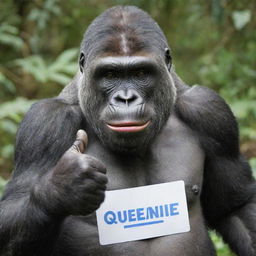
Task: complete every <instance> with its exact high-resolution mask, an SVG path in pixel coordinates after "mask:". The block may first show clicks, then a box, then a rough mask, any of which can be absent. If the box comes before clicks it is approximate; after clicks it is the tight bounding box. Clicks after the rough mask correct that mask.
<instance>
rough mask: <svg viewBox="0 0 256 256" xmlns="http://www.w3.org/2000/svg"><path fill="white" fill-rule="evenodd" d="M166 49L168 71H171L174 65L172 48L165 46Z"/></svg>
mask: <svg viewBox="0 0 256 256" xmlns="http://www.w3.org/2000/svg"><path fill="white" fill-rule="evenodd" d="M164 50H165V62H166V65H167V69H168V71H170V70H171V67H172V57H171V54H170V49H169V48H165V49H164Z"/></svg>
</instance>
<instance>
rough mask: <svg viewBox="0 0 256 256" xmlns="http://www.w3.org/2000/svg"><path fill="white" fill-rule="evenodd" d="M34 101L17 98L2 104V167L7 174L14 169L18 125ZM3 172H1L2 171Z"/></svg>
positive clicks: (0, 116) (0, 163)
mask: <svg viewBox="0 0 256 256" xmlns="http://www.w3.org/2000/svg"><path fill="white" fill-rule="evenodd" d="M32 103H33V101H30V100H27V99H24V98H16V99H15V100H12V101H9V102H5V103H3V104H1V105H0V145H1V148H0V169H1V170H2V174H5V175H6V174H7V173H8V172H10V170H11V169H12V158H13V151H14V138H15V134H16V132H17V129H18V125H19V123H20V122H21V119H22V118H23V116H24V113H25V112H27V110H28V108H29V107H30V106H31V104H32ZM0 174H1V173H0Z"/></svg>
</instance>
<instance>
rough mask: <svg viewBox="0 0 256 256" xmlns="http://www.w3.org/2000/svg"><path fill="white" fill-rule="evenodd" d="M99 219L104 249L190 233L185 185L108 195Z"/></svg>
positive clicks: (176, 184)
mask: <svg viewBox="0 0 256 256" xmlns="http://www.w3.org/2000/svg"><path fill="white" fill-rule="evenodd" d="M96 215H97V222H98V230H99V239H100V244H101V245H106V244H115V243H121V242H127V241H134V240H141V239H146V238H152V237H159V236H165V235H171V234H176V233H182V232H188V231H190V225H189V218H188V210H187V202H186V194H185V186H184V181H175V182H168V183H162V184H157V185H149V186H143V187H136V188H128V189H120V190H113V191H106V198H105V201H104V202H103V204H102V205H101V207H100V208H99V209H98V210H97V211H96Z"/></svg>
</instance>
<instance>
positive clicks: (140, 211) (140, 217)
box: [136, 208, 145, 221]
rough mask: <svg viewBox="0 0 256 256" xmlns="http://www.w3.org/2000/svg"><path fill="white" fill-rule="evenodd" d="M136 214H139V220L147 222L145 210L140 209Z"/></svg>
mask: <svg viewBox="0 0 256 256" xmlns="http://www.w3.org/2000/svg"><path fill="white" fill-rule="evenodd" d="M136 214H137V219H138V220H139V221H140V220H145V217H144V208H138V209H136Z"/></svg>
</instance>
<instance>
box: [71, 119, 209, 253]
mask: <svg viewBox="0 0 256 256" xmlns="http://www.w3.org/2000/svg"><path fill="white" fill-rule="evenodd" d="M169 128H172V129H169ZM176 128H177V129H176ZM178 128H179V129H178ZM96 152H97V153H96ZM88 154H91V155H94V156H95V157H98V158H99V159H100V160H101V161H102V162H103V163H104V164H105V165H106V167H107V176H108V180H109V182H108V186H107V190H115V189H124V188H130V187H136V186H145V185H150V184H158V183H164V182H170V181H176V180H183V181H184V182H185V185H186V195H187V201H188V207H189V216H190V225H191V229H192V230H193V232H188V233H181V234H178V235H172V236H166V237H160V238H156V239H149V240H142V241H134V242H130V243H123V244H116V245H109V246H100V244H99V241H98V231H97V223H96V217H95V214H92V215H89V216H86V217H82V218H81V219H73V220H72V219H71V222H73V223H74V225H75V226H74V228H72V230H68V231H67V233H68V234H69V235H70V236H71V237H72V239H71V241H72V243H73V244H75V246H72V248H76V250H77V251H76V250H75V251H74V255H95V256H96V255H97V256H99V255H102V256H103V255H127V256H128V255H152V256H153V255H198V256H199V255H200V256H201V255H212V254H210V251H208V249H207V251H201V252H199V251H198V248H194V251H193V249H191V248H192V247H193V245H194V244H195V241H196V239H197V237H200V239H201V240H202V241H203V242H202V243H206V242H207V241H208V240H207V239H208V238H207V232H206V230H205V227H204V226H203V224H202V223H203V217H202V215H201V210H200V201H199V193H200V188H201V187H202V177H203V169H204V168H203V167H204V153H203V151H202V149H201V147H200V145H199V144H198V142H197V140H196V137H194V136H193V134H192V132H191V131H189V130H188V129H187V128H186V127H183V126H181V127H179V126H178V127H175V126H174V124H172V126H168V127H166V129H164V131H163V132H162V133H161V134H160V136H159V137H158V138H157V139H156V140H155V142H154V144H153V145H152V149H151V150H150V152H149V153H148V155H147V157H145V158H139V157H134V158H132V157H130V158H127V157H116V156H114V155H110V154H108V155H107V154H105V152H104V151H100V154H99V150H97V151H96V150H94V149H93V147H89V148H88ZM66 226H67V227H68V226H69V225H66ZM81 238H82V239H81ZM81 240H82V241H83V242H84V244H83V246H81V244H76V243H77V241H81ZM197 242H198V241H197ZM202 248H205V249H206V247H203V246H202Z"/></svg>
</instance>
